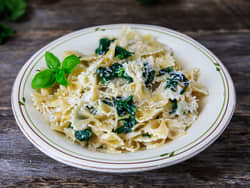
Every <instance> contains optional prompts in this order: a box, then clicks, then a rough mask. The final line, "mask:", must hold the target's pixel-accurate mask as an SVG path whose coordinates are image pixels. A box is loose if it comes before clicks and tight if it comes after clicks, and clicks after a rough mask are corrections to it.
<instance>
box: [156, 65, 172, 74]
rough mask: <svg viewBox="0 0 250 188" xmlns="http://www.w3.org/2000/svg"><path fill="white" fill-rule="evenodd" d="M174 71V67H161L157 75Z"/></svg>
mask: <svg viewBox="0 0 250 188" xmlns="http://www.w3.org/2000/svg"><path fill="white" fill-rule="evenodd" d="M173 71H174V67H172V66H171V67H167V68H164V69H161V70H160V71H159V74H158V75H157V76H162V75H164V74H169V73H170V72H173Z"/></svg>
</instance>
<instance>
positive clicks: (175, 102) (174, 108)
mask: <svg viewBox="0 0 250 188" xmlns="http://www.w3.org/2000/svg"><path fill="white" fill-rule="evenodd" d="M170 102H171V103H172V111H170V112H169V114H175V113H176V110H177V108H178V104H177V100H176V99H174V100H170Z"/></svg>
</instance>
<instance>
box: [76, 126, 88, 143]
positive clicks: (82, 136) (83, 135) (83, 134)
mask: <svg viewBox="0 0 250 188" xmlns="http://www.w3.org/2000/svg"><path fill="white" fill-rule="evenodd" d="M91 136H92V130H91V128H87V129H85V130H78V131H76V132H75V137H76V139H77V140H79V141H86V142H88V141H89V139H90V138H91Z"/></svg>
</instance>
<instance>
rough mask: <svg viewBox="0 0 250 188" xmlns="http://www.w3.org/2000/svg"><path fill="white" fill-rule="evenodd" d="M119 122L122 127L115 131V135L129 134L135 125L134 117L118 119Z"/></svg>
mask: <svg viewBox="0 0 250 188" xmlns="http://www.w3.org/2000/svg"><path fill="white" fill-rule="evenodd" d="M119 121H121V122H122V125H121V126H120V127H119V128H117V129H116V130H115V132H116V133H117V134H120V133H129V132H131V131H132V128H133V126H134V125H135V124H136V120H135V117H134V116H129V117H128V118H124V119H120V120H119Z"/></svg>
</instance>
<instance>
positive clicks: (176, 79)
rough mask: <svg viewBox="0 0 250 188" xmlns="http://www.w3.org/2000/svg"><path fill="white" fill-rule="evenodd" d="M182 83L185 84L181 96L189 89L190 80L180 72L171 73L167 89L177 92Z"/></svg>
mask: <svg viewBox="0 0 250 188" xmlns="http://www.w3.org/2000/svg"><path fill="white" fill-rule="evenodd" d="M180 82H182V83H183V84H184V88H183V89H182V90H181V92H180V94H181V95H182V94H184V92H185V91H186V89H187V87H188V86H189V80H188V79H187V78H186V76H185V75H184V74H183V73H180V72H171V73H170V78H167V86H166V88H169V89H171V90H172V91H176V87H177V85H178V84H179V83H180Z"/></svg>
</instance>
